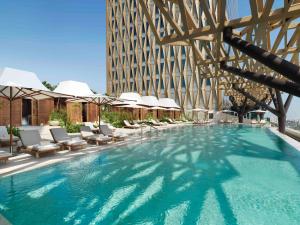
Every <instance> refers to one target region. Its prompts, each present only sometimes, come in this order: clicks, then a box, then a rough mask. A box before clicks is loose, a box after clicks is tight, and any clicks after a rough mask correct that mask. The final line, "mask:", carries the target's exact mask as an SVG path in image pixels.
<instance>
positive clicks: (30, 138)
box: [20, 130, 60, 158]
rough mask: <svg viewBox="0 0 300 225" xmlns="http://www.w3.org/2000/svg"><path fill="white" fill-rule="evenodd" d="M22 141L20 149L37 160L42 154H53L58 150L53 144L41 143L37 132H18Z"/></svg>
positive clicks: (57, 146) (58, 147)
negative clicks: (23, 149)
mask: <svg viewBox="0 0 300 225" xmlns="http://www.w3.org/2000/svg"><path fill="white" fill-rule="evenodd" d="M20 137H21V141H22V145H23V147H22V148H25V151H27V152H29V153H30V154H32V155H34V156H35V157H36V158H39V157H40V155H42V154H47V153H53V154H55V153H56V151H58V150H60V146H59V145H57V144H53V143H43V142H42V138H41V136H40V134H39V132H38V131H37V130H23V131H20Z"/></svg>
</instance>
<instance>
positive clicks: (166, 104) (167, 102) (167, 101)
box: [158, 98, 180, 119]
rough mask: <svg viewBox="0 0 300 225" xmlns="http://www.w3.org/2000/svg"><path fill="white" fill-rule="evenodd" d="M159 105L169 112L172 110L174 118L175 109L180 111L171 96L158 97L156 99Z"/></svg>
mask: <svg viewBox="0 0 300 225" xmlns="http://www.w3.org/2000/svg"><path fill="white" fill-rule="evenodd" d="M158 103H159V107H162V108H164V109H166V110H168V111H170V112H174V119H175V117H176V116H175V111H180V106H179V105H177V103H176V102H175V101H174V99H171V98H160V99H158Z"/></svg>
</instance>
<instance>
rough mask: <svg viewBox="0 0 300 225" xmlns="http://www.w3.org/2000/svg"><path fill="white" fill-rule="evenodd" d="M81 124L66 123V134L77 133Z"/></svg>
mask: <svg viewBox="0 0 300 225" xmlns="http://www.w3.org/2000/svg"><path fill="white" fill-rule="evenodd" d="M81 126H82V125H81V124H74V123H67V125H66V127H65V128H66V130H67V132H68V133H79V132H80V127H81Z"/></svg>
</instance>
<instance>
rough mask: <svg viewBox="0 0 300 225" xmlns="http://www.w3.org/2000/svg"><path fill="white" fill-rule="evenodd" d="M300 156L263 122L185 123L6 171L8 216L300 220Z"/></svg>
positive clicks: (42, 222)
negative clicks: (135, 140)
mask: <svg viewBox="0 0 300 225" xmlns="http://www.w3.org/2000/svg"><path fill="white" fill-rule="evenodd" d="M299 172H300V154H299V152H297V151H296V150H295V149H293V148H292V147H291V146H290V145H288V144H287V143H286V142H284V141H283V140H282V139H280V138H278V137H277V136H275V135H273V134H272V133H271V132H270V131H268V130H267V129H262V128H251V127H247V126H210V127H185V128H180V129H173V130H168V131H164V132H161V133H159V134H158V136H157V137H154V138H152V139H150V140H149V141H147V142H143V143H137V144H133V145H127V146H123V147H119V148H114V149H111V150H109V151H105V152H101V153H98V154H94V155H89V156H85V157H80V158H77V159H75V160H71V161H67V162H64V163H60V164H57V165H53V166H49V167H46V168H41V169H37V170H34V171H30V172H26V173H22V174H18V175H14V176H9V177H5V178H2V179H0V214H2V215H3V216H4V217H5V218H7V219H8V220H9V221H10V222H11V223H12V224H17V225H21V224H26V225H29V224H30V225H48V224H49V225H56V224H90V225H92V224H109V225H110V224H149V225H150V224H170V225H176V224H217V225H221V224H230V225H234V224H256V225H258V224H272V225H275V224H285V225H289V224H299V221H300V177H299Z"/></svg>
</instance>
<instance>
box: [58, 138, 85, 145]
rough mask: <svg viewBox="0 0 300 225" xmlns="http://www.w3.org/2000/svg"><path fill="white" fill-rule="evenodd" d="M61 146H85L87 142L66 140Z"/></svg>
mask: <svg viewBox="0 0 300 225" xmlns="http://www.w3.org/2000/svg"><path fill="white" fill-rule="evenodd" d="M63 144H65V145H69V146H76V145H86V144H87V142H86V141H84V140H78V139H71V140H67V141H65V142H63Z"/></svg>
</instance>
